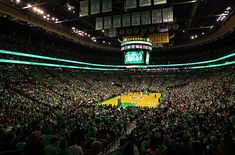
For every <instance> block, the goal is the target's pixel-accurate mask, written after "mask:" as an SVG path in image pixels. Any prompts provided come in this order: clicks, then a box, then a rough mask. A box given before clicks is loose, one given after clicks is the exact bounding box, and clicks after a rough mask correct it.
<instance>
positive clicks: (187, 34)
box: [8, 0, 235, 47]
mask: <svg viewBox="0 0 235 155" xmlns="http://www.w3.org/2000/svg"><path fill="white" fill-rule="evenodd" d="M8 2H9V1H8ZM112 2H113V3H112V12H108V13H100V14H96V15H89V16H86V17H79V8H80V6H79V5H80V1H79V0H21V1H20V3H18V4H15V0H10V3H13V4H14V6H15V7H18V8H20V9H22V10H24V11H28V12H29V13H33V12H32V10H30V8H27V5H28V4H30V5H32V6H36V7H38V8H40V9H42V10H43V11H44V14H45V15H46V14H50V16H53V17H55V18H58V21H57V22H56V24H59V25H61V26H63V27H67V28H69V29H70V30H71V28H72V27H75V28H76V29H78V30H81V31H83V32H85V33H87V34H89V35H90V37H94V38H95V40H96V41H97V42H100V43H106V44H107V43H109V44H111V45H112V46H116V47H118V46H120V43H119V41H118V40H120V39H121V38H122V37H123V36H137V35H142V36H146V34H151V33H156V32H157V31H158V26H159V25H157V24H150V25H144V26H141V25H140V26H130V27H125V28H117V36H116V37H113V38H111V37H108V36H107V34H106V30H104V31H101V30H99V31H96V30H95V24H96V23H95V21H96V18H97V17H106V16H113V15H119V14H124V13H126V12H138V11H143V10H153V9H155V8H165V7H170V6H172V7H173V15H174V22H171V23H168V26H169V36H171V39H170V42H169V43H168V44H167V45H166V46H167V47H173V46H176V45H182V44H184V43H185V42H188V41H189V40H192V39H195V40H196V39H200V38H203V37H205V36H207V35H209V34H211V33H213V32H215V31H216V30H217V29H218V28H220V27H221V26H222V25H223V23H224V22H225V21H226V20H227V19H229V17H231V15H233V13H234V12H233V10H234V4H235V1H234V0H167V4H163V5H157V6H156V5H152V6H149V7H138V6H137V8H134V9H128V10H127V9H125V7H124V6H125V5H124V0H113V1H112ZM137 2H138V1H137ZM227 8H230V9H231V10H230V12H229V14H228V15H227V16H226V18H225V19H224V20H222V21H217V20H218V18H219V17H220V16H221V15H222V13H224V11H226V9H227ZM42 16H43V15H42ZM42 20H43V18H42ZM150 29H151V31H150ZM152 29H154V31H153V30H152ZM121 31H122V33H121ZM143 31H144V33H143Z"/></svg>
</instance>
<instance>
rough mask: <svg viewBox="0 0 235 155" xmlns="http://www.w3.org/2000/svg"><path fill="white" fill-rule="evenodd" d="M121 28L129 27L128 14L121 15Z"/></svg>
mask: <svg viewBox="0 0 235 155" xmlns="http://www.w3.org/2000/svg"><path fill="white" fill-rule="evenodd" d="M122 26H123V27H125V26H131V20H130V13H126V14H123V15H122Z"/></svg>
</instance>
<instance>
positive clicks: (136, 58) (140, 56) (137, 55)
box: [124, 51, 144, 64]
mask: <svg viewBox="0 0 235 155" xmlns="http://www.w3.org/2000/svg"><path fill="white" fill-rule="evenodd" d="M124 63H125V64H143V63H144V52H143V51H131V52H126V53H125V60H124Z"/></svg>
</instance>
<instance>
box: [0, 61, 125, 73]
mask: <svg viewBox="0 0 235 155" xmlns="http://www.w3.org/2000/svg"><path fill="white" fill-rule="evenodd" d="M0 63H10V64H21V65H34V66H44V67H57V68H71V69H85V70H96V71H118V70H122V69H115V68H112V69H111V68H91V67H80V66H70V65H60V64H50V63H41V62H31V61H21V60H8V59H0Z"/></svg>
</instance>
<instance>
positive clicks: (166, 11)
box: [162, 7, 173, 23]
mask: <svg viewBox="0 0 235 155" xmlns="http://www.w3.org/2000/svg"><path fill="white" fill-rule="evenodd" d="M162 18H163V22H164V23H167V22H173V7H169V8H163V9H162Z"/></svg>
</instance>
